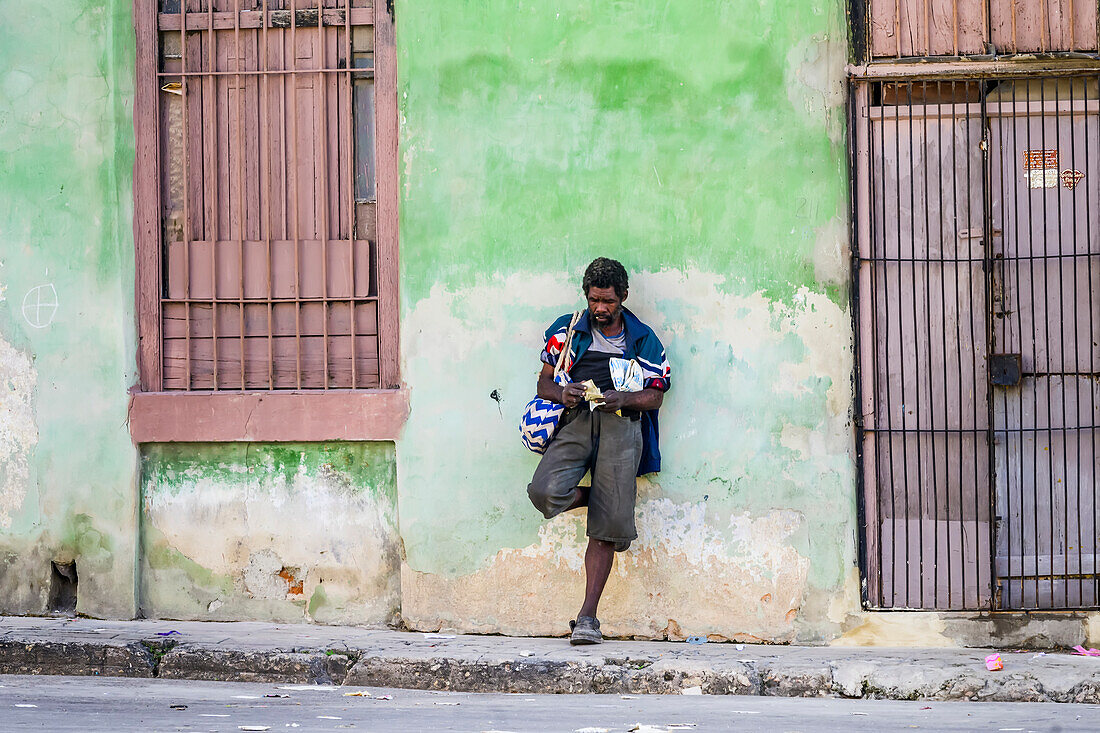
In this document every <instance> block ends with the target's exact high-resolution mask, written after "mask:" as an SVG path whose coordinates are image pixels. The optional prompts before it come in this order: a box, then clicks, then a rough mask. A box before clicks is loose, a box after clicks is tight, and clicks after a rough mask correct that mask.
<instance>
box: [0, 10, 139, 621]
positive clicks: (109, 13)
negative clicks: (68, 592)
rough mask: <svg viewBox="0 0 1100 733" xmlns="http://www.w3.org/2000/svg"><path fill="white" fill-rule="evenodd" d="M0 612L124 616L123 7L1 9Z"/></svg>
mask: <svg viewBox="0 0 1100 733" xmlns="http://www.w3.org/2000/svg"><path fill="white" fill-rule="evenodd" d="M0 25H2V27H3V28H4V29H5V30H4V32H3V40H2V41H0V613H41V612H43V611H45V610H46V606H47V597H48V590H49V581H50V576H51V567H50V562H51V561H59V562H68V561H72V560H75V561H76V567H77V573H78V577H79V586H78V588H79V592H78V606H77V610H78V611H79V612H82V613H87V614H91V615H96V616H122V617H129V616H131V615H132V613H133V610H134V600H135V593H134V558H135V540H136V536H137V535H136V527H137V523H136V517H137V501H136V496H137V488H136V469H137V459H136V454H135V451H134V449H133V447H132V446H131V444H130V439H129V435H128V432H127V429H126V404H127V395H126V390H127V388H128V387H129V385H130V384H132V383H133V377H134V356H133V354H134V327H133V244H132V237H131V234H130V203H129V202H130V180H131V176H130V171H131V166H132V158H133V152H132V148H133V145H132V142H131V138H132V135H131V133H130V130H131V121H130V114H131V112H130V106H129V105H130V100H131V99H132V96H133V95H132V89H133V82H132V76H133V29H132V25H131V22H130V3H129V2H128V0H52V1H51V2H48V3H24V2H16V1H15V0H0Z"/></svg>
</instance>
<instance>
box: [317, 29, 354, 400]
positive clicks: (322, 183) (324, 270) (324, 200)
mask: <svg viewBox="0 0 1100 733" xmlns="http://www.w3.org/2000/svg"><path fill="white" fill-rule="evenodd" d="M317 47H318V52H319V53H320V58H319V59H318V61H317V64H318V66H324V65H325V62H326V60H327V59H326V57H327V55H328V54H327V51H328V44H327V43H325V24H324V22H323V20H321V19H318V22H317ZM316 83H317V95H316V97H315V99H314V106H315V107H316V109H317V117H318V120H317V128H316V129H314V134H315V135H317V136H319V137H320V139H321V145H320V151H319V152H320V161H319V163H320V169H321V170H320V175H318V176H316V178H317V179H318V185H319V189H320V191H319V195H318V197H317V198H318V199H319V203H320V209H321V220H320V221H319V222H318V223H317V226H318V227H319V229H320V232H319V233H320V235H321V236H320V239H321V295H322V296H323V297H324V298H325V302H324V304H323V305H322V306H321V335H322V337H323V338H322V339H321V351H322V356H323V359H324V367H323V369H322V375H321V386H322V388H323V389H328V375H329V341H328V314H329V303H328V234H329V232H328V187H329V180H328V104H327V102H328V95H327V94H326V93H325V86H326V81H325V75H324V73H323V72H318V74H317V82H316ZM351 246H352V247H354V246H355V242H354V240H353V241H352V245H351ZM353 315H354V314H353ZM354 350H355V345H354V344H352V351H354Z"/></svg>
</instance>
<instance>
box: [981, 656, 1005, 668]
mask: <svg viewBox="0 0 1100 733" xmlns="http://www.w3.org/2000/svg"><path fill="white" fill-rule="evenodd" d="M985 668H986V669H988V670H989V671H990V672H996V671H997V670H999V669H1004V668H1005V664H1004V662H1003V661H1001V655H1000V654H990V655H989V656H988V657H986V658H985Z"/></svg>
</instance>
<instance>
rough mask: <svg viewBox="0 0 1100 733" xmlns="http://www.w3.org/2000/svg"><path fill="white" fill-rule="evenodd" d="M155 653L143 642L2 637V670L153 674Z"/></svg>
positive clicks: (109, 674)
mask: <svg viewBox="0 0 1100 733" xmlns="http://www.w3.org/2000/svg"><path fill="white" fill-rule="evenodd" d="M154 667H155V665H154V662H153V655H152V653H151V652H150V651H149V649H148V648H146V647H145V646H144V645H142V644H140V643H136V642H131V643H128V644H103V643H89V642H42V641H32V642H26V643H24V642H17V641H6V640H0V674H49V675H76V676H86V675H102V676H104V677H153V676H155V674H154V671H155V670H154Z"/></svg>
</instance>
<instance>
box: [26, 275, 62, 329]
mask: <svg viewBox="0 0 1100 733" xmlns="http://www.w3.org/2000/svg"><path fill="white" fill-rule="evenodd" d="M57 305H58V303H57V289H56V288H54V286H53V283H47V284H45V285H36V286H35V287H33V288H31V289H30V290H28V291H27V294H26V295H24V296H23V320H25V321H26V322H27V323H28V324H30V325H31V327H33V328H45V327H46V326H48V325H50V324H51V323H53V319H54V316H55V315H57Z"/></svg>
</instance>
